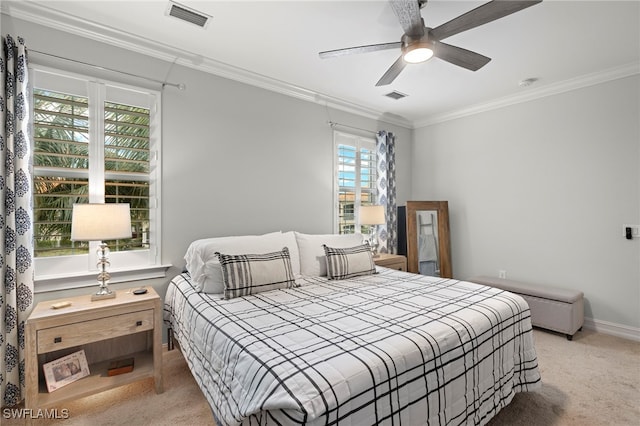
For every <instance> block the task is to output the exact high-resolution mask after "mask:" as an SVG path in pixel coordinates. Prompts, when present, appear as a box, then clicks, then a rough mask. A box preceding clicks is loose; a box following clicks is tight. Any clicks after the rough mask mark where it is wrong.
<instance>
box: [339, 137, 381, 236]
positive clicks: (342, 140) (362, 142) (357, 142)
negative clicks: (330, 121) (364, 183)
mask: <svg viewBox="0 0 640 426" xmlns="http://www.w3.org/2000/svg"><path fill="white" fill-rule="evenodd" d="M347 141H348V142H347ZM346 144H350V145H352V146H355V147H356V149H357V152H358V156H357V159H356V176H357V180H358V182H360V149H361V148H368V149H370V150H371V151H373V152H376V140H375V139H374V138H372V137H367V136H362V135H358V134H354V133H347V132H343V131H339V130H334V131H333V232H334V233H338V232H339V226H338V216H339V214H340V203H339V201H338V191H339V190H340V185H339V173H340V171H339V170H338V145H346ZM376 155H377V154H376ZM360 202H361V191H359V190H358V191H357V192H356V199H355V201H354V212H353V213H354V215H355V218H356V224H355V226H356V230H357V229H358V228H360V227H361V225H360V222H359V217H360V214H359V213H360Z"/></svg>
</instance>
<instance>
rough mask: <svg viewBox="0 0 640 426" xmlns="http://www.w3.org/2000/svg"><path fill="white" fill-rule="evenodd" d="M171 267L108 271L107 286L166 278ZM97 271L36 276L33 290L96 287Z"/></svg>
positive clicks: (45, 290)
mask: <svg viewBox="0 0 640 426" xmlns="http://www.w3.org/2000/svg"><path fill="white" fill-rule="evenodd" d="M171 266H173V265H170V264H169V265H153V266H144V267H140V268H128V269H120V270H117V269H116V270H113V269H112V270H110V271H109V273H110V274H111V280H109V284H117V283H123V282H128V281H138V280H148V279H152V278H164V277H166V276H167V269H169V268H170V267H171ZM97 277H98V271H91V272H83V273H79V274H73V275H69V274H65V275H44V276H36V278H35V285H34V287H35V288H34V290H35V293H46V292H49V291H58V290H69V289H74V288H82V287H95V286H97V285H98V280H97Z"/></svg>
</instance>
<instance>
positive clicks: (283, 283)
mask: <svg viewBox="0 0 640 426" xmlns="http://www.w3.org/2000/svg"><path fill="white" fill-rule="evenodd" d="M216 255H217V256H218V259H219V260H220V265H221V267H222V278H223V283H224V298H225V299H233V298H234V297H240V296H248V295H250V294H256V293H260V292H263V291H269V290H275V289H280V288H291V287H294V286H295V279H294V276H293V270H292V268H291V257H290V256H289V249H288V248H287V247H285V248H283V249H282V251H276V252H273V253H264V254H237V255H231V254H222V253H219V252H216Z"/></svg>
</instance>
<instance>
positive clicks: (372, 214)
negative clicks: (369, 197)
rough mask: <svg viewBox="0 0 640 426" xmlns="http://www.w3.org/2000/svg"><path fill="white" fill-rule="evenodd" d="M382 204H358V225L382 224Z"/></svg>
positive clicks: (383, 222) (383, 221)
mask: <svg viewBox="0 0 640 426" xmlns="http://www.w3.org/2000/svg"><path fill="white" fill-rule="evenodd" d="M385 222H386V221H385V218H384V206H360V225H384V224H385Z"/></svg>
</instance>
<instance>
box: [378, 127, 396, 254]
mask: <svg viewBox="0 0 640 426" xmlns="http://www.w3.org/2000/svg"><path fill="white" fill-rule="evenodd" d="M376 136H377V137H376V149H377V158H378V170H377V172H378V181H377V185H378V200H377V204H380V205H382V206H385V209H386V216H387V223H386V225H384V226H378V231H377V232H378V242H379V246H378V251H379V252H380V253H397V251H398V212H397V210H396V137H395V136H394V135H393V133H388V132H386V131H384V130H383V131H380V132H378V133H377V135H376Z"/></svg>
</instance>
